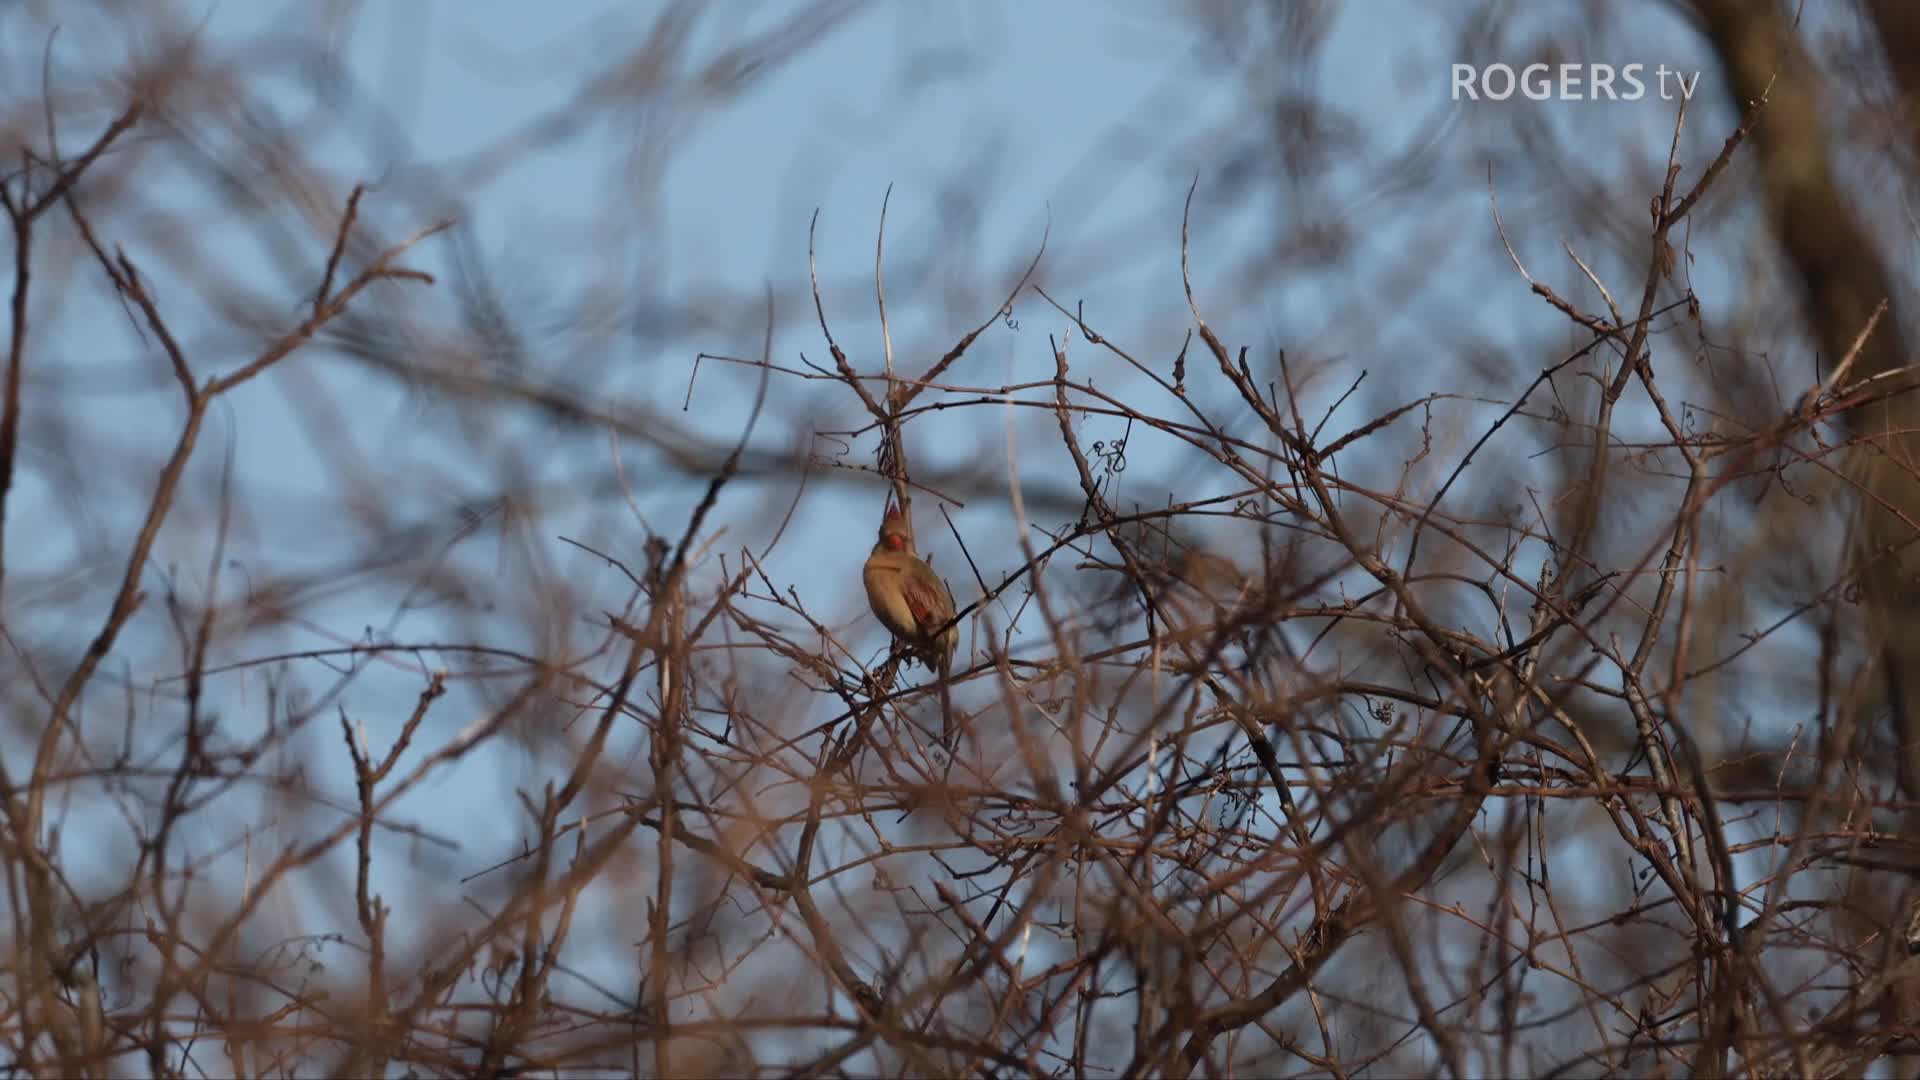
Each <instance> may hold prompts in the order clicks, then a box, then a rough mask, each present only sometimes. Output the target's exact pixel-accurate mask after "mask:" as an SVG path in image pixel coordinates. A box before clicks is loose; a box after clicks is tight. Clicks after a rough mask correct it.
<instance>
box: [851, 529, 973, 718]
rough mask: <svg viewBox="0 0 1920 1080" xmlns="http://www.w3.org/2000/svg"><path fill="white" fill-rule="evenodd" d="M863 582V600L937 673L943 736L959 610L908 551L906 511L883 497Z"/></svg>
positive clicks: (910, 533)
mask: <svg viewBox="0 0 1920 1080" xmlns="http://www.w3.org/2000/svg"><path fill="white" fill-rule="evenodd" d="M860 576H861V580H862V581H863V582H864V583H865V584H866V586H867V603H868V604H869V605H870V606H871V607H872V608H873V614H874V617H875V618H877V619H879V620H880V623H881V625H883V626H885V627H886V628H887V629H888V630H889V631H890V632H891V633H892V634H893V636H894V638H896V639H897V640H899V641H900V642H901V643H902V644H903V645H905V646H906V647H907V650H908V651H909V652H910V653H911V654H912V655H914V656H915V657H917V658H919V660H920V661H921V662H922V663H924V664H926V665H927V667H928V668H929V669H930V670H933V671H935V672H937V673H938V675H939V677H940V692H941V702H942V705H941V713H942V717H941V731H940V741H941V742H942V743H945V742H946V741H947V738H948V734H949V733H948V731H947V720H946V716H947V714H949V713H951V711H952V710H951V709H949V708H948V707H947V706H946V697H947V693H946V680H947V676H948V674H949V673H950V672H951V670H952V666H953V654H954V650H955V649H957V648H959V646H960V628H959V626H958V625H956V624H955V620H954V613H955V612H956V611H957V610H958V609H957V608H956V606H955V605H954V602H953V590H952V589H949V588H947V583H946V581H944V580H943V579H942V578H941V577H940V575H939V574H936V573H934V572H933V567H931V566H928V565H927V563H926V561H925V560H924V559H922V558H920V556H919V555H918V554H916V553H915V552H914V550H913V530H912V528H911V526H910V525H909V524H908V522H907V517H906V514H904V513H903V512H902V511H901V510H900V508H899V507H898V506H897V505H895V504H894V503H893V501H892V500H891V499H889V500H888V505H887V510H886V515H885V517H884V518H883V519H882V520H881V522H880V539H879V541H878V542H877V543H875V544H874V545H873V553H872V554H870V555H868V556H867V565H866V567H865V568H864V569H863V570H862V571H861V574H860Z"/></svg>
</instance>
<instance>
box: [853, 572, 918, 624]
mask: <svg viewBox="0 0 1920 1080" xmlns="http://www.w3.org/2000/svg"><path fill="white" fill-rule="evenodd" d="M864 576H865V577H866V586H867V600H868V602H869V604H870V605H871V606H872V607H873V613H874V615H875V616H877V617H878V618H879V619H880V622H881V623H882V624H883V625H885V626H886V628H887V629H888V630H890V631H892V632H893V634H894V635H895V636H896V637H905V638H911V637H915V636H917V635H918V633H919V626H920V620H919V618H918V617H917V616H915V615H914V613H913V607H912V605H910V604H909V603H908V602H907V592H906V589H905V587H904V584H905V583H904V576H903V575H902V574H901V573H900V570H899V568H898V567H894V566H889V565H886V564H884V563H882V562H880V561H879V560H877V559H876V560H873V561H870V562H868V563H867V567H866V571H865V575H864ZM896 586H899V587H896Z"/></svg>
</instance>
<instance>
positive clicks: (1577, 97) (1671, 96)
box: [1453, 63, 1700, 101]
mask: <svg viewBox="0 0 1920 1080" xmlns="http://www.w3.org/2000/svg"><path fill="white" fill-rule="evenodd" d="M1647 74H1648V73H1647V65H1645V64H1617V65H1616V64H1598V63H1596V64H1528V65H1527V66H1525V67H1523V68H1521V69H1519V70H1518V71H1515V70H1514V68H1513V65H1511V64H1486V65H1482V66H1478V67H1476V66H1475V65H1473V64H1455V65H1453V100H1455V101H1505V100H1507V99H1508V98H1510V97H1512V96H1513V95H1514V94H1516V93H1518V94H1519V95H1520V96H1521V97H1524V98H1527V99H1528V100H1530V101H1639V100H1641V99H1642V98H1644V97H1646V96H1647V91H1648V90H1649V89H1652V90H1653V91H1654V92H1655V93H1658V94H1659V95H1660V99H1661V100H1662V101H1674V100H1688V101H1691V100H1692V99H1693V91H1694V88H1695V87H1697V86H1699V85H1700V73H1699V72H1698V71H1695V72H1694V73H1693V76H1692V77H1691V78H1689V77H1688V76H1687V73H1686V72H1684V71H1681V70H1680V69H1679V68H1670V67H1668V66H1667V65H1665V64H1660V65H1658V66H1656V67H1655V68H1654V69H1653V73H1652V74H1653V79H1652V86H1651V87H1649V85H1648V79H1647Z"/></svg>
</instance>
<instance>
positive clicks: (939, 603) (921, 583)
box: [900, 573, 953, 635]
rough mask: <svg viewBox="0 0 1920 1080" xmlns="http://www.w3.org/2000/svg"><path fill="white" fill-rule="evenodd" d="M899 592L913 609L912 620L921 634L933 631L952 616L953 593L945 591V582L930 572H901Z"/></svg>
mask: <svg viewBox="0 0 1920 1080" xmlns="http://www.w3.org/2000/svg"><path fill="white" fill-rule="evenodd" d="M900 592H901V594H902V595H904V596H905V597H906V598H907V606H908V607H909V608H911V609H913V621H914V623H915V624H917V625H918V626H919V627H920V633H921V634H922V635H926V634H931V633H933V632H934V631H935V630H938V629H940V627H942V626H944V625H946V622H947V620H948V619H951V618H953V594H952V593H949V592H948V591H947V586H946V582H944V581H941V580H940V579H939V578H937V577H933V576H932V575H931V574H930V573H929V574H911V573H903V574H901V575H900Z"/></svg>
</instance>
